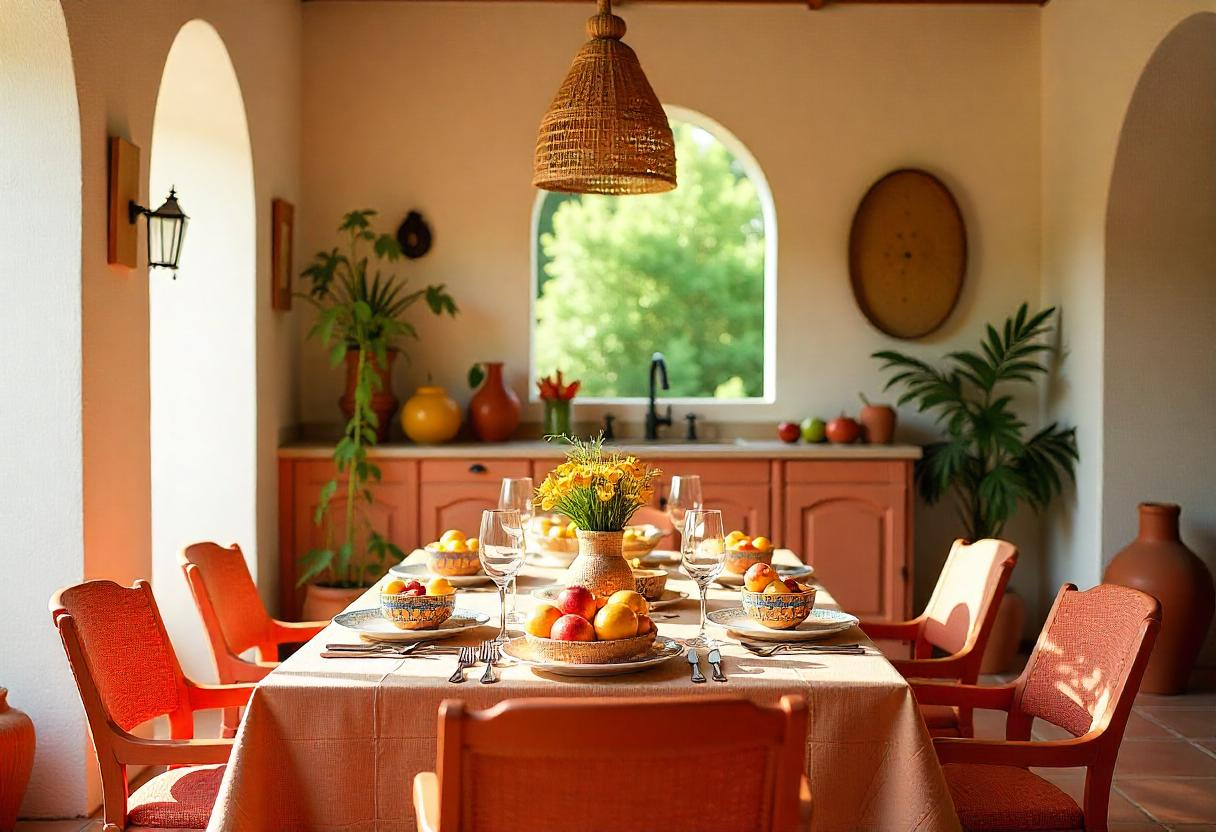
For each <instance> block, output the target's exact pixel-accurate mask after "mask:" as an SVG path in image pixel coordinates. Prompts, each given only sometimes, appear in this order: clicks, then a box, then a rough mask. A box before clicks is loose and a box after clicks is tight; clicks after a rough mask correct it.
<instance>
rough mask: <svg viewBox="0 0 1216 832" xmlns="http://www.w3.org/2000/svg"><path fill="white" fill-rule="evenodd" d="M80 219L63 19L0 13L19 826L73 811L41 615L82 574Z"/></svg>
mask: <svg viewBox="0 0 1216 832" xmlns="http://www.w3.org/2000/svg"><path fill="white" fill-rule="evenodd" d="M80 208H81V204H80V121H79V113H78V110H77V104H76V84H75V77H74V75H73V71H72V56H71V51H70V48H69V45H68V31H67V27H66V26H65V24H64V18H63V11H62V10H61V9H60V6H59V4H58V3H45V2H39V0H17V2H9V3H4V4H0V251H3V252H4V253H5V254H4V257H5V263H4V269H3V298H4V300H3V302H2V303H0V355H3V356H4V358H3V361H0V396H2V397H3V402H4V404H3V405H2V406H0V438H2V441H0V472H2V473H3V476H2V477H0V541H2V542H0V568H2V569H3V573H4V575H5V579H4V580H3V581H2V582H0V685H3V686H7V687H8V689H9V702H10V704H11V705H12V706H13V707H16V708H21V709H22V710H24V711H26V712H27V713H28V714H29V715H30V717H31V718H32V719H33V720H34V723H35V726H36V730H37V733H38V737H37V739H38V746H37V755H36V760H35V768H34V774H33V777H32V779H31V782H30V786H29V790H28V791H27V792H26V797H25V802H24V804H23V809H22V814H23V815H27V816H53V815H64V814H67V815H79V814H83V813H84V812H85V810H86V809H87V806H86V804H85V798H84V792H85V771H86V769H85V765H86V755H87V754H88V753H90V752H89V749H88V742H87V740H86V738H85V734H84V718H83V714H82V712H81V710H80V703H79V698H78V696H77V694H76V689H75V685H74V683H73V681H72V677H71V674H70V673H69V672H68V669H67V666H66V664H65V663H64V662H63V661H62V660H61V659H60V658H59V657H61V656H62V653H63V648H62V647H61V646H60V644H59V637H58V635H57V634H56V632H55V630H54V628H53V627H52V626H51V622H50V616H49V615H48V612H47V599H48V598H49V597H50V595H51V593H52V592H53V591H54V590H55V589H57V588H59V587H61V586H64V585H66V584H70V583H75V582H78V581H79V580H80V577H81V573H82V569H83V554H82V525H83V510H82V507H81V499H80V498H81V429H80V404H81V402H80V384H81V350H80Z"/></svg>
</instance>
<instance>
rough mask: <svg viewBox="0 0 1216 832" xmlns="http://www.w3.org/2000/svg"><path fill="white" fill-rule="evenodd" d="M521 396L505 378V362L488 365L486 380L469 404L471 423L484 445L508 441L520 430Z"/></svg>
mask: <svg viewBox="0 0 1216 832" xmlns="http://www.w3.org/2000/svg"><path fill="white" fill-rule="evenodd" d="M519 413H520V409H519V396H516V395H515V391H514V390H512V389H511V388H510V387H508V386H507V385H506V383H505V382H504V381H503V377H502V362H501V361H488V362H486V380H485V382H484V383H482V385H481V387H480V388H478V390H477V392H476V393H474V394H473V398H472V400H470V401H469V422H470V423H471V424H472V426H473V433H474V434H476V436H477V438H478V439H480V440H481V441H482V442H505V441H506V440H508V439H510V438H511V435H512V434H513V433H515V429H516V428H517V427H519Z"/></svg>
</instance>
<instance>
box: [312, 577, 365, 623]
mask: <svg viewBox="0 0 1216 832" xmlns="http://www.w3.org/2000/svg"><path fill="white" fill-rule="evenodd" d="M365 591H366V590H363V589H344V588H342V587H335V586H318V585H317V584H309V585H308V588H307V589H306V590H305V592H304V607H303V609H301V610H300V617H301V618H302V619H303V620H304V621H328V620H329V619H331V618H333V617H334V616H335V615H337V614H338V613H340V612H342V611H343V610H344V609H346V608H347V607H349V606H350V605H351V604H353V603H354V602H355V599H356V598H358V597H359V596H360V595H362V594H363V593H364V592H365Z"/></svg>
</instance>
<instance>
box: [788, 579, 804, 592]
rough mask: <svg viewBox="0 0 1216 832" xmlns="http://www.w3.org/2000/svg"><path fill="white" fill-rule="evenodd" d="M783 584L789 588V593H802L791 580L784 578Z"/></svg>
mask: <svg viewBox="0 0 1216 832" xmlns="http://www.w3.org/2000/svg"><path fill="white" fill-rule="evenodd" d="M784 583H785V585H786V586H788V587H789V588H790V592H802V587H800V586H798V582H797V581H795V580H794V579H793V578H786V579H785V582H784Z"/></svg>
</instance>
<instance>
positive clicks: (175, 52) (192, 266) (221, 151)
mask: <svg viewBox="0 0 1216 832" xmlns="http://www.w3.org/2000/svg"><path fill="white" fill-rule="evenodd" d="M151 153H152V159H151V169H150V174H149V179H148V181H149V186H148V193H149V197H148V199H149V205H150V207H153V206H155V205H157V204H159V203H160V201H161V200H162V199H164V196H165V194H167V193H168V192H169V188H170V187H176V188H177V192H178V195H179V197H180V199H181V202H182V205H183V210H185V211H186V213H187V214H189V215H190V216H191V220H190V223H189V225H188V227H187V231H186V237H185V241H184V245H183V248H182V257H181V263H180V268H179V270H178V273H177V277H176V279H174V278H173V277H172V273H171V272H169V271H167V270H162V269H155V270H152V272H151V275H150V281H149V289H148V308H149V327H148V329H149V373H150V387H149V389H150V404H151V420H150V426H149V427H150V431H149V432H150V440H151V460H150V462H151V470H152V499H151V503H152V587H153V591H154V592H155V593H156V598H157V602H158V603H159V604H160V607H161V611H162V615H163V616H164V618H165V626H166V628H167V629H168V631H169V636H170V638H171V639H172V640H173V644H174V648H175V649H176V651H177V654H178V658H179V659H180V661H181V663H182V667H183V669H184V670H185V671H186V673H187V675H189V676H192V677H194V678H198V679H207V680H212V681H214V679H215V674H214V666H213V663H212V660H211V657H210V653H209V651H208V647H207V639H206V637H205V635H204V633H203V631H202V628H201V625H200V621H199V617H198V614H197V612H196V611H195V609H194V604H193V602H192V600H191V598H190V592H189V589H188V588H187V586H186V584H185V581H184V580H183V578H182V574H181V568H180V566H179V565H178V562H177V553H178V551H180V549H181V548H182V547H183V546H185V545H187V544H189V543H193V542H197V541H201V540H214V541H217V542H220V543H223V544H227V543H229V542H234V541H235V542H238V543H240V544H241V546H242V548H243V550H244V552H245V555H246V557H247V559H248V560H249V566H250V572H251V573H253V575H254V576H255V577H256V575H257V572H258V569H257V551H258V541H257V517H256V500H257V493H256V492H257V460H256V445H257V436H256V427H257V399H256V381H257V380H256V376H255V371H256V361H255V345H256V337H255V335H256V333H255V326H256V321H255V312H254V303H255V294H256V296H257V297H259V298H263V299H264V297H265V295H266V293H256V292H255V289H256V285H255V284H256V280H255V277H256V275H255V271H256V252H255V229H256V223H255V216H254V215H255V208H254V184H253V161H252V158H251V154H250V146H249V128H248V124H247V123H246V117H245V105H244V102H243V99H242V97H241V90H240V85H239V83H238V82H237V78H236V74H235V73H234V71H233V68H232V62H231V60H230V59H229V57H228V52H227V49H226V48H225V46H224V43H223V41H222V40H221V39H220V36H219V34H218V33H217V32H216V30H215V28H214V27H212V26H211V25H210V24H209V23H206V22H204V21H202V20H192V21H190V22H189V23H187V24H186V25H185V26H183V27H182V29H181V31H180V32H179V33H178V35H177V38H176V39H175V40H174V42H173V47H172V48H171V49H170V50H169V57H168V59H167V60H166V62H165V70H164V76H163V79H162V81H161V86H160V92H159V94H158V95H157V101H156V115H155V119H154V122H153V128H152V145H151Z"/></svg>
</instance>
